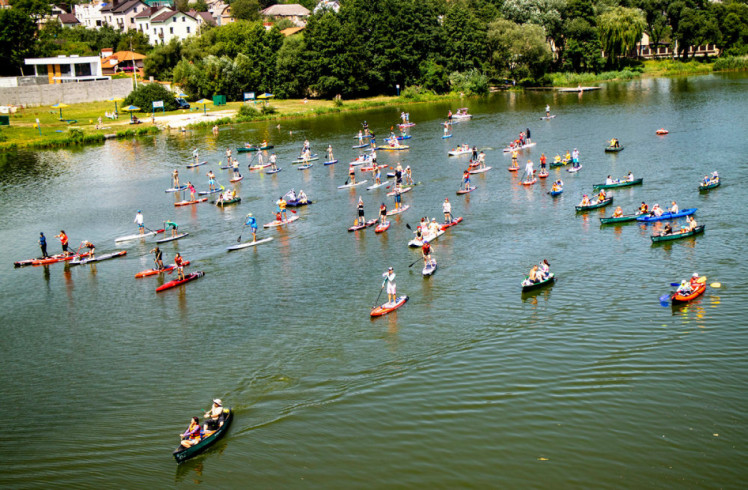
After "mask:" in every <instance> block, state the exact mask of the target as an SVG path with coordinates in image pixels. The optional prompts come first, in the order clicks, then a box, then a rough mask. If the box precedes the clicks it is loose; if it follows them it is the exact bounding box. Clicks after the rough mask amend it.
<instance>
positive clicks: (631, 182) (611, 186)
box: [592, 179, 644, 189]
mask: <svg viewBox="0 0 748 490" xmlns="http://www.w3.org/2000/svg"><path fill="white" fill-rule="evenodd" d="M643 182H644V179H634V180H626V181H619V182H614V183H613V184H595V185H593V186H592V188H593V189H615V188H616V187H628V186H630V185H640V184H642V183H643Z"/></svg>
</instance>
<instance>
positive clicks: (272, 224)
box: [262, 216, 299, 228]
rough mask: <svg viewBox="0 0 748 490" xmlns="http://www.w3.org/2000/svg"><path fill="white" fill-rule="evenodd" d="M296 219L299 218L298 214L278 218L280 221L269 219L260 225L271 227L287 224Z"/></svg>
mask: <svg viewBox="0 0 748 490" xmlns="http://www.w3.org/2000/svg"><path fill="white" fill-rule="evenodd" d="M297 219H299V217H298V216H291V217H290V218H288V219H284V220H280V221H278V220H275V221H271V222H270V223H265V224H264V225H262V227H263V228H273V227H275V226H282V225H287V224H288V223H293V222H294V221H296V220H297Z"/></svg>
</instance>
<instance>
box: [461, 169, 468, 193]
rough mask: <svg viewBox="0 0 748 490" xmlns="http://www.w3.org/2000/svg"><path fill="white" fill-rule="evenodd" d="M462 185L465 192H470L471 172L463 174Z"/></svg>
mask: <svg viewBox="0 0 748 490" xmlns="http://www.w3.org/2000/svg"><path fill="white" fill-rule="evenodd" d="M462 184H463V186H464V190H466V191H469V190H470V172H469V171H467V170H465V172H463V174H462Z"/></svg>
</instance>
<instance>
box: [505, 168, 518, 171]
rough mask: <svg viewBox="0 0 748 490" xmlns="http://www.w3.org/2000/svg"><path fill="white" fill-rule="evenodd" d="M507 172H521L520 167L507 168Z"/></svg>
mask: <svg viewBox="0 0 748 490" xmlns="http://www.w3.org/2000/svg"><path fill="white" fill-rule="evenodd" d="M507 170H509V171H510V172H516V171H517V170H519V167H509V168H507Z"/></svg>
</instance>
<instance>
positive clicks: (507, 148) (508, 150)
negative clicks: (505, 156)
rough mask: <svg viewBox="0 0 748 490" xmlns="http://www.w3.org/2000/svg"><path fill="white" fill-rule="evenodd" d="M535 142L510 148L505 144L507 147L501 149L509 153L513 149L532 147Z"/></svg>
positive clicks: (520, 149) (519, 149)
mask: <svg viewBox="0 0 748 490" xmlns="http://www.w3.org/2000/svg"><path fill="white" fill-rule="evenodd" d="M536 144H537V143H527V144H526V145H522V146H515V147H514V148H512V147H511V146H507V147H506V148H504V149H503V150H502V151H503V152H504V153H511V152H513V151H514V150H517V151H522V150H524V149H525V148H532V147H533V146H535V145H536Z"/></svg>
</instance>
